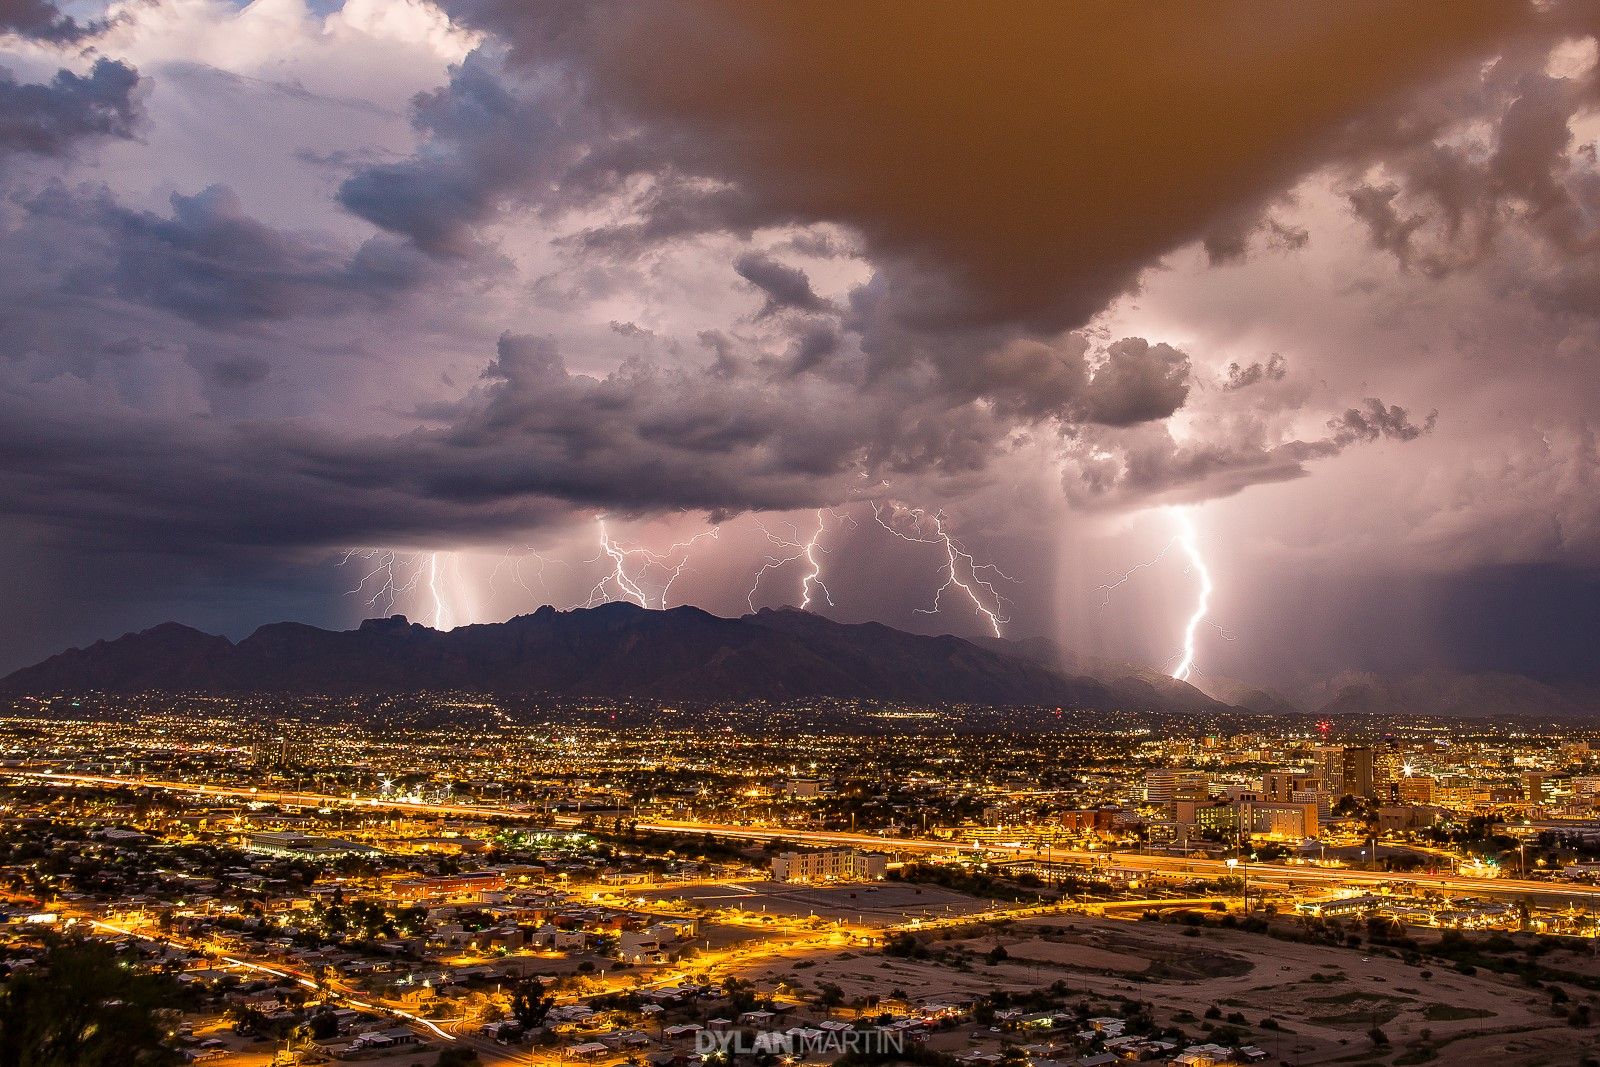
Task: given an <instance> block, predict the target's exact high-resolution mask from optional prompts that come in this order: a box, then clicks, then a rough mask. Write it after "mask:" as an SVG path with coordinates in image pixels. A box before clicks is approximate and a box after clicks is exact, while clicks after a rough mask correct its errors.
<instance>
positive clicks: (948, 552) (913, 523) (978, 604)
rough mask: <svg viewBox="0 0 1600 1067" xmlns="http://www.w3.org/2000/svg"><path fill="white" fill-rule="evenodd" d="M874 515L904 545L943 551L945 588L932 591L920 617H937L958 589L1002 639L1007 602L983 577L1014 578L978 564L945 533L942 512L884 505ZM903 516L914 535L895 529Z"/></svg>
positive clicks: (941, 587) (986, 565) (996, 569)
mask: <svg viewBox="0 0 1600 1067" xmlns="http://www.w3.org/2000/svg"><path fill="white" fill-rule="evenodd" d="M885 511H888V512H889V518H888V519H885V518H884V512H885ZM872 514H873V516H874V517H875V518H876V519H877V520H878V525H879V526H882V527H883V528H884V529H885V530H888V531H889V532H890V533H892V534H894V535H895V536H896V537H898V538H900V539H901V540H902V541H911V542H913V543H915V544H923V545H938V546H939V547H941V548H942V549H943V550H944V554H945V565H944V584H943V585H941V586H939V588H937V589H935V590H934V591H933V606H932V607H930V608H916V609H914V610H915V611H917V613H919V614H922V615H937V614H938V613H939V610H940V600H941V598H942V597H943V596H944V593H945V590H947V589H949V588H950V587H951V586H955V587H956V588H957V589H959V590H961V592H962V593H964V594H966V597H967V599H968V600H970V601H972V606H973V607H974V608H975V609H977V612H978V614H979V615H981V616H982V617H983V618H984V619H985V620H986V621H987V622H988V624H989V628H990V629H991V630H993V631H994V635H995V636H996V637H999V636H1001V631H1000V627H1001V626H1002V625H1004V624H1005V623H1007V622H1010V621H1011V620H1009V619H1007V618H1006V617H1004V616H1003V615H1001V614H1000V613H1001V611H1002V610H1003V609H1004V607H1005V601H1006V598H1005V597H1004V596H1002V595H1001V594H1000V591H999V590H997V589H996V588H995V587H994V582H993V581H991V580H989V579H987V578H984V577H982V574H983V572H985V571H987V572H989V573H990V574H993V575H994V576H995V577H996V578H999V579H1002V580H1004V581H1007V582H1015V581H1016V579H1015V578H1013V577H1011V576H1010V575H1009V574H1007V573H1005V572H1004V571H1002V570H1001V569H1000V568H999V567H997V566H995V565H994V564H993V563H978V562H977V561H976V560H975V559H974V558H973V556H972V554H971V553H970V552H968V551H967V550H966V548H965V547H963V546H962V544H961V542H960V541H957V540H956V539H955V538H954V537H952V536H951V535H950V532H949V531H948V530H946V529H945V527H944V512H942V511H941V512H934V513H933V514H932V515H929V514H928V512H927V511H926V510H924V509H923V508H907V507H904V506H903V505H900V504H890V505H888V506H887V507H886V506H884V505H881V504H873V505H872ZM902 516H903V517H905V518H907V519H909V520H910V522H909V526H910V528H911V531H912V532H911V533H907V532H906V531H904V530H901V529H897V528H896V527H895V526H894V525H893V522H894V520H895V519H898V518H900V517H902ZM928 523H932V525H933V533H932V535H931V536H929V535H928V533H927V532H926V529H925V527H926V524H928ZM963 571H964V572H965V573H966V575H967V580H966V581H962V579H961V574H962V572H963ZM985 597H987V598H988V599H989V600H990V601H992V602H993V604H994V607H992V608H991V607H989V606H988V605H987V604H985V603H984V600H985Z"/></svg>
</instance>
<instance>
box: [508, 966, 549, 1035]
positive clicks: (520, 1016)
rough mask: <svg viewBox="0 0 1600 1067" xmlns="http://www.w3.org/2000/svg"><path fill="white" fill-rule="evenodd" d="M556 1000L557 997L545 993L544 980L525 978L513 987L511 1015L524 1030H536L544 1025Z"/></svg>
mask: <svg viewBox="0 0 1600 1067" xmlns="http://www.w3.org/2000/svg"><path fill="white" fill-rule="evenodd" d="M555 1002H556V998H555V997H552V996H546V995H545V991H544V983H543V982H541V981H539V979H537V978H524V979H522V980H521V981H520V982H518V983H517V984H516V985H515V986H513V987H512V989H511V1016H512V1018H514V1019H516V1020H517V1022H518V1023H520V1024H521V1025H522V1028H523V1029H524V1030H536V1029H538V1028H539V1027H541V1026H543V1025H544V1019H545V1016H546V1015H549V1014H550V1009H551V1008H552V1007H554V1006H555Z"/></svg>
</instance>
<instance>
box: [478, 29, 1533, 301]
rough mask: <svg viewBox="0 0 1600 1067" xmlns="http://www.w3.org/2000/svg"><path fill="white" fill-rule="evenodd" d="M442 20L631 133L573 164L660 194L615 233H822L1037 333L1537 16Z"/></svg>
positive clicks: (1279, 186) (1125, 282) (1271, 192)
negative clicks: (556, 80) (560, 79)
mask: <svg viewBox="0 0 1600 1067" xmlns="http://www.w3.org/2000/svg"><path fill="white" fill-rule="evenodd" d="M447 6H448V7H449V8H450V9H451V10H452V11H453V12H454V13H455V14H456V15H457V16H458V17H461V18H463V19H465V20H466V21H467V22H468V23H469V24H471V25H474V26H477V27H480V28H483V29H486V30H489V31H491V32H494V33H496V34H498V35H500V36H501V37H502V38H503V39H505V40H507V41H509V42H510V43H511V45H512V47H513V49H514V50H515V55H516V57H517V59H518V60H519V61H521V62H522V63H523V64H524V65H525V66H526V67H527V68H528V69H533V70H538V69H543V68H545V67H547V66H549V65H552V64H559V65H560V66H561V67H562V68H563V69H568V70H572V71H574V72H575V75H576V76H577V77H578V78H580V79H582V82H583V84H584V85H585V87H586V88H587V89H588V90H589V92H590V94H591V97H592V99H593V100H594V101H596V103H597V104H598V106H603V107H606V108H608V109H612V110H614V111H615V112H616V113H617V114H618V115H619V116H621V117H622V118H623V119H625V120H626V121H625V122H622V123H619V124H618V125H617V126H616V127H614V128H615V129H617V130H618V131H619V133H618V135H617V137H616V138H615V139H614V140H613V141H612V142H610V143H609V144H607V145H606V146H604V147H603V148H601V149H598V150H597V151H596V152H595V153H593V154H592V155H591V156H589V157H588V158H587V159H586V163H585V166H586V168H587V170H588V172H589V173H590V174H600V173H608V174H610V175H611V176H612V177H613V179H614V180H615V181H616V182H621V181H623V180H632V179H638V178H640V177H641V176H643V177H645V178H648V179H649V180H650V181H651V182H653V184H652V185H651V186H650V188H649V190H648V192H647V193H646V194H645V195H643V196H641V197H640V198H639V199H638V201H637V204H636V206H637V207H638V208H639V210H640V211H641V212H642V213H643V214H644V216H645V217H644V218H643V219H641V220H638V221H633V222H628V223H625V224H623V225H622V226H619V227H616V228H613V229H611V230H610V231H609V233H610V235H611V236H612V237H613V238H614V239H617V240H623V241H627V242H630V243H637V242H640V241H645V240H650V239H659V238H662V237H665V236H670V235H675V234H681V233H685V232H690V231H693V230H697V229H701V230H711V229H717V230H728V231H732V232H747V231H748V230H749V229H751V228H752V227H755V226H760V225H767V224H778V223H790V222H807V221H819V220H826V221H832V222H838V223H842V224H844V225H846V226H848V227H850V228H852V229H853V230H854V231H856V232H857V233H859V234H860V235H861V236H862V238H863V239H864V241H865V246H866V251H867V254H868V255H869V256H870V257H871V258H872V259H873V261H874V262H875V264H876V265H877V266H878V268H879V269H880V270H881V271H886V272H888V273H890V274H891V275H892V276H893V277H894V279H895V282H896V285H895V291H894V300H895V304H896V310H897V314H898V315H900V316H901V317H902V318H903V319H904V320H905V321H906V322H908V323H917V324H920V325H921V326H922V327H923V328H927V329H935V328H939V327H941V326H950V325H954V324H967V325H978V324H996V323H1013V324H1019V323H1020V324H1026V325H1028V326H1029V327H1030V328H1032V329H1035V330H1044V331H1054V330H1059V329H1062V328H1069V327H1073V326H1077V325H1080V324H1081V323H1082V322H1083V321H1084V320H1086V319H1087V318H1088V317H1089V316H1091V315H1092V314H1094V313H1095V312H1096V311H1098V310H1099V309H1100V308H1101V307H1102V306H1104V304H1105V303H1106V302H1107V301H1108V300H1110V299H1111V298H1112V297H1114V296H1116V295H1117V294H1119V293H1121V292H1124V291H1126V290H1127V289H1128V288H1130V287H1131V286H1132V285H1133V283H1134V280H1135V278H1136V276H1137V274H1138V272H1139V271H1140V270H1142V269H1143V268H1144V267H1146V266H1147V265H1149V264H1150V263H1151V262H1153V261H1154V260H1155V259H1157V258H1158V257H1160V256H1161V255H1162V254H1164V253H1166V252H1168V251H1170V250H1172V249H1173V248H1176V247H1178V246H1179V245H1181V244H1184V243H1186V242H1188V241H1192V240H1195V239H1198V238H1200V237H1202V236H1204V235H1205V234H1206V233H1207V232H1208V231H1209V230H1210V229H1211V227H1212V226H1213V225H1214V224H1216V223H1217V222H1218V221H1219V220H1222V219H1224V218H1228V219H1232V220H1234V221H1233V226H1234V228H1235V230H1241V229H1248V224H1247V223H1243V222H1240V221H1238V220H1240V219H1244V218H1248V215H1249V212H1250V210H1251V209H1252V208H1257V207H1260V206H1262V205H1264V204H1265V203H1266V202H1267V201H1268V200H1269V199H1271V198H1272V197H1274V196H1276V195H1278V194H1279V193H1281V192H1282V191H1283V189H1284V188H1285V187H1286V185H1287V184H1288V183H1290V182H1291V181H1292V180H1294V179H1295V178H1297V177H1298V176H1300V175H1301V174H1303V173H1304V172H1305V171H1306V170H1308V169H1310V168H1311V167H1312V166H1314V165H1316V164H1317V163H1318V162H1320V161H1322V160H1326V159H1330V158H1338V156H1339V154H1340V153H1341V151H1343V150H1344V149H1345V148H1346V147H1347V142H1346V140H1345V136H1346V133H1347V131H1348V130H1349V129H1350V126H1351V123H1352V120H1354V119H1356V118H1358V117H1364V116H1366V115H1367V114H1368V113H1370V112H1372V111H1374V110H1382V109H1386V108H1389V107H1391V106H1393V105H1394V104H1395V102H1396V101H1397V100H1398V99H1399V98H1400V97H1401V96H1402V95H1403V94H1404V92H1405V91H1406V90H1407V89H1409V88H1411V87H1413V86H1415V85H1417V84H1419V83H1422V82H1424V81H1426V80H1428V79H1429V78H1432V77H1434V76H1437V75H1438V74H1439V73H1441V72H1443V71H1446V70H1449V69H1452V68H1453V67H1454V66H1455V65H1456V64H1458V63H1461V62H1463V61H1468V60H1471V59H1474V58H1477V57H1479V56H1481V55H1483V54H1485V53H1486V52H1487V51H1488V50H1489V48H1490V47H1491V45H1492V44H1493V42H1495V40H1496V39H1497V38H1499V37H1502V36H1504V35H1506V34H1508V33H1512V32H1515V31H1516V30H1518V29H1519V28H1521V27H1522V26H1524V25H1526V24H1528V23H1529V22H1530V21H1532V20H1533V19H1534V17H1535V15H1534V9H1533V7H1532V6H1531V5H1518V4H1511V3H1501V2H1471V3H1459V2H1457V3H1448V4H1446V3H1421V4H1418V3H1410V2H1400V0H1367V2H1362V3H1353V4H1345V5H1340V6H1338V7H1336V8H1327V7H1322V8H1317V9H1315V10H1314V11H1312V10H1311V9H1304V8H1297V7H1285V6H1283V5H1281V4H1275V3H1262V2H1254V0H1235V2H1231V3H1225V4H1220V5H1209V6H1208V7H1207V8H1206V9H1205V10H1204V11H1201V10H1199V9H1196V8H1194V7H1193V6H1191V5H1187V4H1181V3H1155V4H1146V5H1139V6H1136V7H1127V6H1118V7H1113V8H1103V7H1096V6H1089V7H1085V6H1082V5H1059V4H1044V3H1033V4H1019V5H1010V6H1008V8H1007V10H1006V14H1005V17H1004V18H991V17H989V15H988V14H987V13H986V14H985V15H982V16H980V15H978V14H977V13H975V12H974V11H973V10H972V9H971V8H970V7H969V6H967V5H964V4H957V3H935V4H922V5H916V6H914V7H907V6H906V5H903V4H896V3H890V2H877V3H867V4H854V5H847V6H845V5H841V6H834V7H822V8H819V7H817V6H815V5H806V4H797V3H779V4H763V5H748V4H735V3H718V2H709V0H708V2H702V3H695V2H682V3H654V4H627V5H619V4H606V3H597V4H588V5H576V4H573V5H553V6H552V5H543V6H547V7H553V10H550V11H544V12H541V14H540V16H538V17H530V15H529V12H528V9H527V7H526V5H524V4H520V3H513V2H510V0H456V2H453V3H450V4H448V5H447ZM527 155H528V158H529V161H530V163H536V162H538V161H537V159H536V155H537V149H532V150H530V151H529V152H528V153H527ZM526 189H527V186H526V184H524V183H522V182H521V181H520V179H519V180H518V181H517V182H516V183H515V184H508V183H502V184H501V186H500V187H499V189H498V190H497V194H498V195H505V194H506V193H509V192H525V191H526ZM1234 244H1237V242H1234Z"/></svg>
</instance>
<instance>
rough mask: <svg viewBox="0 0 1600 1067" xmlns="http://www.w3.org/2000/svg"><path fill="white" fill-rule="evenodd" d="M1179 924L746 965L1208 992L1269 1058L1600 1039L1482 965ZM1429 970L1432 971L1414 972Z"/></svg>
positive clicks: (1487, 1059)
mask: <svg viewBox="0 0 1600 1067" xmlns="http://www.w3.org/2000/svg"><path fill="white" fill-rule="evenodd" d="M1184 929H1185V928H1183V927H1180V926H1177V925H1170V924H1155V923H1132V922H1121V921H1116V920H1107V919H1093V918H1084V917H1076V916H1070V917H1069V916H1054V917H1050V918H1046V919H1039V920H1032V921H1023V922H1018V923H1015V924H1013V925H1012V926H1010V927H1008V928H1007V929H1005V930H1004V931H1003V932H1001V933H999V934H998V942H999V943H1001V944H1003V945H1005V947H1006V950H1007V952H1008V953H1009V954H1010V958H1009V959H1007V960H1006V961H1004V962H1002V963H1000V964H998V965H996V966H988V965H986V964H985V963H984V962H983V960H982V958H981V954H982V953H983V952H986V951H988V949H989V948H991V947H992V946H993V945H994V944H995V943H996V940H997V937H996V936H995V935H990V934H987V933H986V935H985V936H983V937H975V938H971V939H969V940H966V941H949V942H939V943H936V944H935V945H934V946H933V947H936V948H937V947H940V946H941V945H963V946H965V947H967V948H970V949H972V950H974V951H975V952H977V953H979V956H978V957H977V958H974V959H972V960H971V969H970V970H969V971H962V970H959V969H956V968H954V967H951V966H949V965H946V964H941V963H938V962H936V961H916V960H908V959H899V958H891V957H886V956H884V955H882V954H880V953H876V952H872V951H861V952H853V953H851V952H846V953H839V952H834V953H823V954H813V955H811V956H809V957H804V958H805V959H809V960H812V961H814V962H813V963H812V964H811V965H810V966H805V967H802V968H798V969H797V968H796V966H795V964H796V963H797V962H800V960H801V959H802V957H795V956H791V957H787V958H766V959H762V960H761V961H760V962H753V963H751V964H750V965H749V966H748V967H747V968H745V970H744V974H745V976H746V977H749V978H753V979H755V980H756V981H757V982H758V983H761V984H775V983H776V981H777V979H778V978H779V977H781V976H784V975H790V976H793V977H794V978H797V979H798V980H799V981H801V982H802V983H804V984H805V985H806V986H809V987H813V988H814V987H815V986H816V984H817V983H818V982H821V981H829V982H835V983H837V984H838V985H839V986H841V987H842V988H843V989H844V991H845V995H846V996H847V997H857V996H870V995H872V994H877V995H879V996H885V995H887V994H888V993H889V992H890V991H891V990H895V989H898V990H902V991H904V992H905V993H906V994H907V995H908V996H910V997H912V998H928V997H939V996H943V995H950V994H961V993H986V992H989V991H990V990H993V989H996V988H1005V989H1012V990H1021V989H1035V988H1039V987H1042V986H1048V985H1050V984H1051V983H1053V982H1055V981H1057V980H1064V981H1065V982H1066V983H1067V984H1068V985H1069V986H1070V987H1071V988H1072V990H1073V991H1074V997H1073V998H1072V999H1073V1000H1074V1001H1075V1000H1076V999H1079V998H1081V997H1083V996H1085V995H1087V996H1089V997H1090V998H1095V997H1098V998H1104V1000H1120V999H1121V998H1123V997H1129V998H1133V999H1137V1000H1143V1001H1148V1002H1150V1003H1151V1004H1153V1005H1154V1015H1155V1018H1156V1021H1157V1023H1159V1024H1162V1025H1165V1024H1167V1023H1169V1022H1172V1021H1173V1016H1174V1015H1176V1014H1178V1013H1180V1012H1185V1011H1187V1012H1189V1013H1192V1014H1193V1015H1195V1016H1203V1014H1204V1012H1205V1011H1206V1009H1207V1008H1208V1007H1210V1006H1211V1005H1213V1004H1215V1005H1218V1006H1219V1007H1220V1008H1221V1010H1222V1012H1223V1014H1224V1016H1226V1015H1228V1014H1230V1013H1233V1012H1240V1013H1242V1014H1243V1015H1244V1016H1245V1019H1246V1020H1247V1029H1248V1030H1249V1032H1250V1040H1251V1041H1252V1042H1253V1043H1254V1044H1256V1045H1259V1046H1260V1047H1262V1048H1263V1049H1265V1050H1267V1051H1268V1052H1269V1053H1270V1054H1271V1057H1272V1058H1271V1061H1270V1062H1272V1063H1279V1062H1282V1063H1291V1064H1323V1063H1346V1064H1379V1063H1383V1064H1390V1063H1393V1061H1394V1060H1395V1059H1396V1058H1397V1057H1399V1056H1400V1055H1402V1054H1403V1053H1404V1052H1405V1050H1406V1045H1407V1043H1408V1042H1410V1041H1412V1040H1414V1039H1416V1038H1417V1037H1418V1036H1419V1035H1420V1033H1421V1031H1423V1030H1424V1029H1426V1030H1429V1031H1430V1032H1431V1034H1432V1038H1433V1041H1434V1043H1435V1044H1441V1045H1442V1047H1441V1049H1440V1052H1439V1056H1438V1058H1437V1059H1435V1060H1433V1061H1431V1062H1434V1063H1437V1064H1441V1065H1455V1064H1465V1065H1473V1064H1489V1065H1492V1067H1536V1065H1538V1067H1543V1065H1556V1064H1561V1065H1567V1067H1572V1065H1575V1064H1577V1062H1578V1059H1579V1057H1580V1056H1581V1055H1583V1054H1585V1053H1588V1052H1593V1051H1596V1050H1597V1049H1600V1027H1595V1028H1590V1029H1584V1030H1578V1029H1574V1028H1572V1027H1570V1026H1568V1025H1567V1024H1566V1021H1565V1018H1564V1017H1557V1016H1555V1015H1553V1014H1552V1013H1551V1010H1550V1002H1549V994H1548V993H1547V992H1545V991H1543V990H1536V989H1530V988H1528V987H1527V986H1525V985H1524V984H1522V983H1521V982H1520V981H1518V980H1515V979H1507V978H1502V977H1498V976H1495V975H1492V974H1489V973H1487V972H1483V971H1480V972H1479V973H1478V974H1477V975H1474V976H1471V977H1468V976H1465V975H1461V974H1458V973H1456V972H1455V971H1454V970H1452V969H1450V968H1449V967H1448V965H1439V964H1434V965H1432V966H1429V965H1427V964H1424V965H1423V966H1420V967H1414V966H1408V965H1406V964H1405V963H1403V962H1401V961H1400V960H1398V959H1392V958H1389V957H1387V956H1371V955H1365V954H1364V953H1363V952H1362V951H1360V950H1354V949H1344V948H1333V947H1327V946H1317V945H1302V944H1297V943H1294V942H1288V941H1278V940H1275V939H1272V938H1269V937H1265V936H1262V935H1259V934H1246V933H1241V932H1238V931H1232V930H1222V929H1217V930H1206V931H1203V932H1201V933H1200V934H1199V936H1194V937H1190V936H1185V935H1184V933H1183V931H1184ZM1042 935H1043V936H1042ZM1047 938H1048V939H1047ZM1058 939H1059V940H1058ZM1572 969H1574V970H1576V969H1578V968H1577V967H1576V966H1574V967H1572ZM1425 970H1426V971H1430V972H1431V975H1430V977H1427V978H1424V977H1423V975H1422V972H1423V971H1425ZM1565 988H1566V992H1567V993H1568V995H1569V996H1570V997H1571V998H1572V1000H1571V1002H1572V1003H1579V1002H1588V1003H1590V1004H1592V1005H1594V1006H1595V1008H1594V1010H1595V1017H1596V1018H1597V1019H1600V999H1597V998H1596V996H1595V994H1593V993H1591V992H1588V991H1586V990H1583V989H1581V988H1579V987H1577V986H1567V987H1565ZM1267 1017H1272V1018H1275V1019H1277V1020H1278V1021H1279V1022H1280V1023H1281V1024H1282V1026H1283V1030H1282V1031H1273V1030H1268V1029H1262V1028H1261V1027H1260V1026H1259V1024H1260V1022H1261V1020H1262V1019H1264V1018H1267ZM1374 1024H1379V1025H1381V1026H1382V1027H1383V1029H1384V1031H1385V1033H1386V1034H1387V1035H1388V1036H1389V1039H1390V1041H1391V1043H1392V1047H1391V1048H1390V1049H1389V1050H1387V1051H1386V1052H1381V1053H1374V1052H1373V1050H1372V1049H1371V1045H1370V1043H1369V1041H1368V1038H1367V1030H1368V1029H1369V1028H1370V1027H1371V1026H1373V1025H1374ZM1179 1025H1181V1026H1183V1028H1184V1030H1185V1031H1186V1032H1187V1033H1189V1034H1191V1035H1193V1034H1196V1033H1197V1032H1198V1024H1196V1023H1194V1022H1184V1023H1180V1024H1179Z"/></svg>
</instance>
